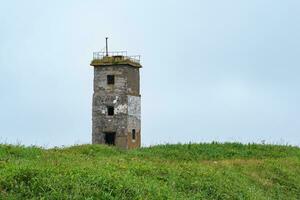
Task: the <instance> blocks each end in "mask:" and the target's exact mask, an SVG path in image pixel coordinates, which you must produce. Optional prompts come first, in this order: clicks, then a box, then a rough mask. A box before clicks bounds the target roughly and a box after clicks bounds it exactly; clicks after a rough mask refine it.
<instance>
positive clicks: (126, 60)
mask: <svg viewBox="0 0 300 200" xmlns="http://www.w3.org/2000/svg"><path fill="white" fill-rule="evenodd" d="M90 65H91V66H93V67H94V94H93V111H92V123H93V126H92V143H93V144H108V145H115V146H117V147H120V148H123V149H132V148H138V147H140V146H141V95H140V72H139V70H140V68H141V67H142V66H141V64H140V57H139V56H127V52H125V51H121V52H108V51H107V50H106V52H95V53H94V56H93V60H92V62H91V64H90Z"/></svg>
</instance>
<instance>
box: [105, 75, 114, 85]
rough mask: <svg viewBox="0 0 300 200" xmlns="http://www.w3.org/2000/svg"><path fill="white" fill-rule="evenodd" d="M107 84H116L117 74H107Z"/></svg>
mask: <svg viewBox="0 0 300 200" xmlns="http://www.w3.org/2000/svg"><path fill="white" fill-rule="evenodd" d="M107 84H108V85H113V84H115V76H114V75H107Z"/></svg>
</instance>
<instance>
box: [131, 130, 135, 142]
mask: <svg viewBox="0 0 300 200" xmlns="http://www.w3.org/2000/svg"><path fill="white" fill-rule="evenodd" d="M131 136H132V140H135V129H132V132H131Z"/></svg>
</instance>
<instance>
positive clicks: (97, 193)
mask: <svg viewBox="0 0 300 200" xmlns="http://www.w3.org/2000/svg"><path fill="white" fill-rule="evenodd" d="M0 199H300V149H299V148H296V147H291V146H276V145H257V144H249V145H242V144H238V143H226V144H219V143H212V144H177V145H159V146H153V147H149V148H141V149H137V150H130V151H124V150H119V149H117V148H113V147H107V146H102V145H79V146H73V147H69V148H53V149H48V150H46V149H43V148H39V147H24V146H13V145H0Z"/></svg>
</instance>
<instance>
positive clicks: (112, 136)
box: [104, 132, 116, 145]
mask: <svg viewBox="0 0 300 200" xmlns="http://www.w3.org/2000/svg"><path fill="white" fill-rule="evenodd" d="M115 141H116V132H105V133H104V142H105V144H108V145H115Z"/></svg>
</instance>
